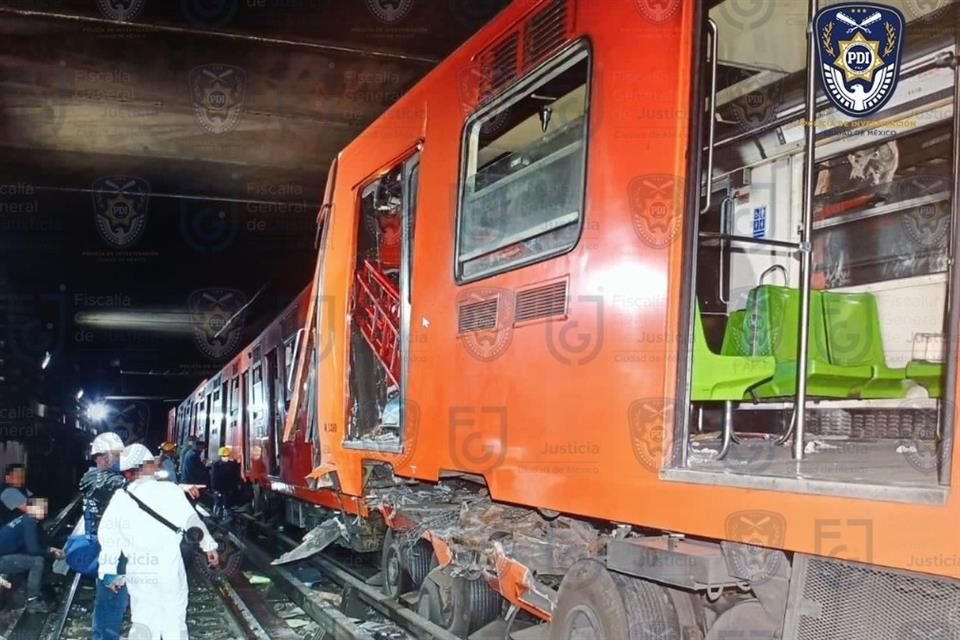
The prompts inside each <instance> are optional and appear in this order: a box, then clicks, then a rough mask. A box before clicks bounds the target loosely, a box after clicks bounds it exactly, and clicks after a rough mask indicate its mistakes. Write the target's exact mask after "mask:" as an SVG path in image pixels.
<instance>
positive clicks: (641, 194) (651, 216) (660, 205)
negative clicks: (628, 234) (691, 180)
mask: <svg viewBox="0 0 960 640" xmlns="http://www.w3.org/2000/svg"><path fill="white" fill-rule="evenodd" d="M682 185H683V183H682V181H681V180H678V179H677V177H676V176H671V175H666V174H651V175H645V176H639V177H636V178H634V179H633V180H631V181H630V185H629V187H628V189H629V196H630V207H631V209H632V213H633V228H634V230H636V232H637V235H638V236H639V237H640V239H641V240H643V242H644V243H646V244H647V245H648V246H650V247H651V248H654V249H663V248H665V247H667V246H668V245H669V244H670V243H671V242H673V241H674V240H675V239H676V237H677V235H679V233H680V220H681V216H680V215H678V212H679V208H680V204H681V203H682V202H683V197H682V192H681V188H682Z"/></svg>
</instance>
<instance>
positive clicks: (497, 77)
mask: <svg viewBox="0 0 960 640" xmlns="http://www.w3.org/2000/svg"><path fill="white" fill-rule="evenodd" d="M569 4H570V0H550V2H547V3H546V4H545V6H544V7H543V8H542V9H540V10H539V11H537V12H536V13H534V14H532V15H530V16H528V17H527V18H525V19H524V21H523V22H522V23H521V24H520V26H519V28H518V29H517V30H516V31H514V32H512V33H510V34H509V35H507V36H505V37H504V38H503V39H502V40H500V41H499V42H497V43H495V44H493V45H492V46H491V47H490V48H488V49H486V50H485V51H483V52H481V53H480V54H479V55H478V56H477V58H476V60H477V62H478V64H479V65H480V68H481V69H482V70H483V78H482V80H481V86H480V96H481V99H488V98H489V97H491V96H492V95H494V94H497V93H499V92H500V91H501V90H502V89H503V88H504V87H506V86H507V85H509V84H510V83H511V82H513V81H514V80H516V79H517V78H519V77H521V76H522V75H523V74H524V73H526V72H527V71H529V70H530V69H532V68H533V67H534V66H536V65H537V64H539V63H541V62H543V61H544V59H546V58H547V56H549V55H550V54H551V53H553V52H554V51H556V50H557V49H559V48H560V47H561V46H563V44H564V42H566V41H567V40H568V39H569V38H570V36H571V34H572V33H573V26H572V23H571V16H572V12H571V11H570V9H569ZM521 53H522V55H521Z"/></svg>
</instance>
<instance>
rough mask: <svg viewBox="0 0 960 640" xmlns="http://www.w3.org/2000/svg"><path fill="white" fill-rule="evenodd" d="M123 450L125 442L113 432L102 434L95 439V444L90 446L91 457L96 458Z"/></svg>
mask: <svg viewBox="0 0 960 640" xmlns="http://www.w3.org/2000/svg"><path fill="white" fill-rule="evenodd" d="M122 450H123V440H121V439H120V436H118V435H117V434H115V433H114V432H113V431H108V432H106V433H101V434H100V435H98V436H97V437H96V438H94V439H93V444H91V445H90V455H94V456H96V455H100V454H101V453H109V452H111V451H122Z"/></svg>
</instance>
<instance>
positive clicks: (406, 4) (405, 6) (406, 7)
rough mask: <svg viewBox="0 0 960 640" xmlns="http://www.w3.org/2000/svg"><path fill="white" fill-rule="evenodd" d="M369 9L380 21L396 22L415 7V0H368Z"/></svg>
mask: <svg viewBox="0 0 960 640" xmlns="http://www.w3.org/2000/svg"><path fill="white" fill-rule="evenodd" d="M367 9H369V11H370V13H371V14H373V17H374V18H376V19H377V20H379V21H380V22H384V23H386V24H396V23H397V22H400V21H401V20H403V19H404V18H406V17H407V15H408V14H409V13H410V10H411V9H413V0H367Z"/></svg>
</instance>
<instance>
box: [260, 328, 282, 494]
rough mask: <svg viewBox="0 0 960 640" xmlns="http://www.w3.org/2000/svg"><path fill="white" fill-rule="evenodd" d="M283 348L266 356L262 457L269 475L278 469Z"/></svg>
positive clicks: (276, 349)
mask: <svg viewBox="0 0 960 640" xmlns="http://www.w3.org/2000/svg"><path fill="white" fill-rule="evenodd" d="M282 358H283V349H282V348H281V347H277V348H275V349H274V350H273V351H271V352H270V353H268V354H267V358H266V367H267V371H266V380H265V389H266V390H267V399H266V401H265V407H264V409H265V412H266V415H265V416H264V417H265V420H266V423H267V440H266V442H265V443H264V444H265V449H266V450H265V451H264V459H265V464H266V466H267V473H268V474H270V475H271V476H275V475H277V473H279V471H280V437H281V435H282V432H283V420H284V418H285V415H286V412H285V411H284V407H285V401H286V398H285V397H284V384H283V376H282V375H281V372H282V371H283V366H282V365H281V359H282Z"/></svg>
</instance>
